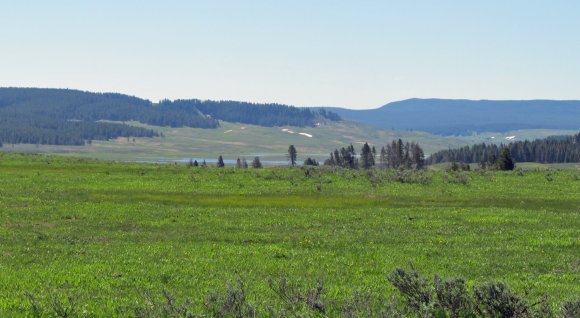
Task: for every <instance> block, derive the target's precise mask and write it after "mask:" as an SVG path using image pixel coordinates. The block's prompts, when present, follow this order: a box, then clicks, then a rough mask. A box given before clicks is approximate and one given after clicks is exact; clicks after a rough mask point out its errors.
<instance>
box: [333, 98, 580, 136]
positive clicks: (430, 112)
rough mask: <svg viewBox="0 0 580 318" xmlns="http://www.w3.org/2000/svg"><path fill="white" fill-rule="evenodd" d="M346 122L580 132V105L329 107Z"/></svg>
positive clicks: (443, 102) (457, 130)
mask: <svg viewBox="0 0 580 318" xmlns="http://www.w3.org/2000/svg"><path fill="white" fill-rule="evenodd" d="M326 109H327V110H330V111H332V112H335V113H337V114H338V115H340V116H341V117H342V118H343V119H347V120H353V121H357V122H361V123H365V124H369V125H373V126H375V127H379V128H384V129H404V130H421V131H426V132H430V133H433V134H439V135H471V134H476V133H482V132H506V131H512V130H521V129H567V130H579V129H580V101H574V100H572V101H557V100H528V101H515V100H514V101H492V100H480V101H475V100H459V99H457V100H455V99H408V100H403V101H398V102H393V103H389V104H387V105H384V106H382V107H380V108H377V109H368V110H352V109H344V108H335V107H327V108H326Z"/></svg>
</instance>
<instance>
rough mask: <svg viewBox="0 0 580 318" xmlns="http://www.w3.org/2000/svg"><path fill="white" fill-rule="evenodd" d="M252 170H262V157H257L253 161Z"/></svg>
mask: <svg viewBox="0 0 580 318" xmlns="http://www.w3.org/2000/svg"><path fill="white" fill-rule="evenodd" d="M252 168H254V169H260V168H262V163H261V162H260V157H255V158H254V160H253V161H252Z"/></svg>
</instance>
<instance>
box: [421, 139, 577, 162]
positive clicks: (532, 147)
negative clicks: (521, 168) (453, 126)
mask: <svg viewBox="0 0 580 318" xmlns="http://www.w3.org/2000/svg"><path fill="white" fill-rule="evenodd" d="M503 147H508V148H509V150H510V152H511V155H512V157H513V159H514V160H515V161H517V162H541V163H556V162H580V133H579V134H576V135H574V136H569V137H559V138H547V139H538V140H534V141H527V140H526V141H518V142H513V143H510V144H508V145H499V146H498V145H495V144H485V143H483V144H478V145H473V146H471V147H468V146H466V147H463V148H458V149H449V150H443V151H439V152H436V153H434V154H432V155H431V156H430V157H429V158H428V159H427V163H428V164H434V163H439V162H471V163H482V162H483V163H488V162H493V161H495V159H496V158H498V157H499V153H500V150H501V149H502V148H503Z"/></svg>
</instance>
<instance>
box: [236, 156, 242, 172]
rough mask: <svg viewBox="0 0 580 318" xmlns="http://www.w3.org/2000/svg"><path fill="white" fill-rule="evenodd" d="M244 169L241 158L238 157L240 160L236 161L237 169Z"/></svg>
mask: <svg viewBox="0 0 580 318" xmlns="http://www.w3.org/2000/svg"><path fill="white" fill-rule="evenodd" d="M241 167H242V160H240V157H238V160H236V168H238V169H239V168H241Z"/></svg>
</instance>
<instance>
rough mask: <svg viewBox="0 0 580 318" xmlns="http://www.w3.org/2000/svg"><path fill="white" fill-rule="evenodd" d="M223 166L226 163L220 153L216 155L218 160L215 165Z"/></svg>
mask: <svg viewBox="0 0 580 318" xmlns="http://www.w3.org/2000/svg"><path fill="white" fill-rule="evenodd" d="M225 166H226V164H225V163H224V158H223V157H222V156H221V155H220V156H219V157H218V161H217V167H218V168H223V167H225Z"/></svg>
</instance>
